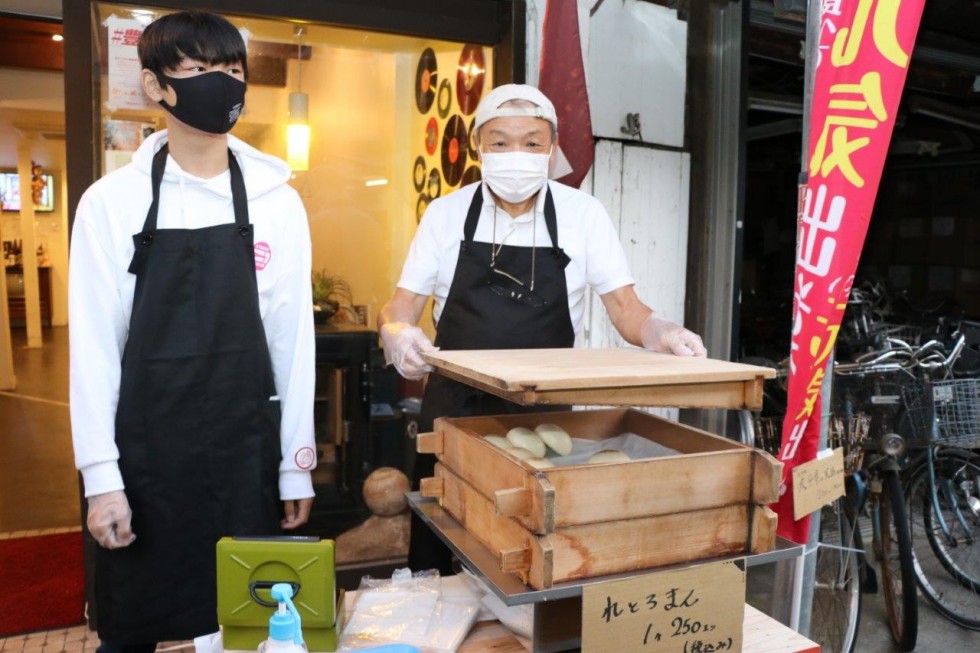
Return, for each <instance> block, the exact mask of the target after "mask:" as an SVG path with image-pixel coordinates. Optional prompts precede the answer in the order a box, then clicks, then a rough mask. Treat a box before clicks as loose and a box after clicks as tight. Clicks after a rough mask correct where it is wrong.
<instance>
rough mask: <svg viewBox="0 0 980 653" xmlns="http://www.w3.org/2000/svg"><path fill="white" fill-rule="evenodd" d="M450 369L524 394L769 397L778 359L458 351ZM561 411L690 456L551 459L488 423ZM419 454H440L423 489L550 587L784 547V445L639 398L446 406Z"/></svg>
mask: <svg viewBox="0 0 980 653" xmlns="http://www.w3.org/2000/svg"><path fill="white" fill-rule="evenodd" d="M423 357H424V358H425V360H426V361H427V362H428V363H429V364H431V365H433V366H434V367H435V368H436V371H437V372H438V373H440V374H443V375H445V376H448V377H450V378H453V379H456V380H458V381H461V382H463V383H466V384H468V385H470V386H474V387H477V388H480V389H482V390H485V391H487V392H490V393H492V394H495V395H498V396H501V397H504V398H506V399H509V400H511V401H514V402H516V403H518V404H524V405H531V404H539V403H540V404H585V405H607V406H608V405H613V406H629V405H633V406H679V407H715V408H743V407H748V408H758V407H761V403H762V382H763V380H764V379H766V378H772V377H773V376H774V375H775V371H774V370H771V369H769V368H764V367H756V366H752V365H741V364H737V363H729V362H726V361H716V360H710V359H703V358H702V359H698V358H681V357H676V356H671V355H666V354H656V353H653V352H648V351H644V350H641V349H629V348H618V349H536V350H493V351H447V352H441V351H440V352H433V353H428V354H424V355H423ZM545 422H550V423H554V424H558V425H559V426H561V427H563V428H564V429H565V430H566V431H568V432H569V433H570V434H571V435H572V437H573V438H585V439H591V440H604V439H606V438H610V437H614V436H617V435H619V434H621V433H635V434H636V435H639V436H641V437H645V438H647V439H649V440H653V441H655V442H658V443H660V444H662V445H664V446H666V447H669V448H671V449H674V450H676V451H678V452H679V455H670V456H663V457H658V458H645V459H637V460H631V461H629V462H621V463H605V464H592V465H567V466H562V467H553V468H548V469H543V470H537V469H535V468H533V467H531V466H530V465H528V464H526V463H524V462H523V461H520V460H518V459H516V458H513V457H510V456H508V455H506V454H505V453H504V452H503V451H502V450H500V449H497V448H496V447H494V446H492V445H490V444H489V443H488V442H486V441H485V440H483V438H482V436H483V435H487V434H489V433H496V434H499V435H504V434H505V433H506V432H507V431H508V430H510V429H511V428H513V427H515V426H524V427H528V428H533V427H534V426H537V425H538V424H541V423H545ZM417 448H418V451H419V453H433V454H436V455H437V457H438V458H439V461H440V463H441V464H440V465H439V467H438V468H437V472H436V476H435V477H433V478H431V479H424V480H423V485H422V494H423V495H424V496H431V497H438V498H439V502H440V504H441V505H442V506H443V508H444V509H445V510H446V511H447V512H448V513H449V514H450V515H452V516H453V517H454V518H455V519H456V520H457V521H459V522H460V523H461V524H462V525H463V527H464V528H465V529H466V530H467V531H469V532H470V533H472V534H473V535H474V537H475V538H476V539H477V540H479V541H480V542H481V543H482V544H483V545H484V546H486V547H487V548H488V549H489V551H490V552H491V553H493V554H494V555H496V556H497V558H498V560H499V561H500V564H501V568H502V569H503V570H505V571H508V572H512V573H516V574H517V575H518V576H519V577H520V578H521V579H522V581H523V582H524V583H525V584H529V585H531V586H532V587H534V588H537V589H542V588H548V587H551V585H552V584H553V583H561V582H564V581H567V580H572V579H581V578H589V577H594V576H598V575H606V574H612V573H622V572H630V571H635V570H640V569H648V568H651V567H656V566H661V565H666V564H673V563H677V562H686V561H691V560H697V559H702V558H708V557H715V556H719V555H725V554H732V553H746V554H748V553H757V552H762V551H768V550H770V549H772V547H773V546H774V541H775V525H776V519H775V514H773V513H772V511H770V510H769V509H768V508H767V507H766V506H765V504H768V503H772V502H774V501H775V500H776V499H777V497H778V494H777V486H778V483H779V479H780V475H781V472H782V465H781V464H780V463H778V462H777V461H776V460H775V459H774V458H772V456H770V455H768V454H766V453H765V452H762V451H760V450H756V449H754V448H752V447H747V446H744V445H742V444H739V443H737V442H733V441H731V440H728V439H726V438H722V437H718V436H715V435H712V434H710V433H707V432H705V431H701V430H698V429H694V428H691V427H688V426H684V425H681V424H678V423H676V422H672V421H669V420H666V419H662V418H660V417H656V416H653V415H649V414H647V413H643V412H640V411H637V410H631V409H624V408H618V409H611V410H609V409H607V410H592V411H567V412H557V413H538V414H527V415H498V416H489V417H471V418H455V419H450V418H439V419H437V420H436V421H435V425H434V432H433V433H425V434H420V435H419V436H418V441H417Z"/></svg>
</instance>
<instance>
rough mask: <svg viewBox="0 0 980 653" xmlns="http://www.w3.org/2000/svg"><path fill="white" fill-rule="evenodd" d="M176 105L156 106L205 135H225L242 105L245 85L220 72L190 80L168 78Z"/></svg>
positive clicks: (166, 78) (164, 103)
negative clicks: (174, 95)
mask: <svg viewBox="0 0 980 653" xmlns="http://www.w3.org/2000/svg"><path fill="white" fill-rule="evenodd" d="M162 77H163V79H164V80H166V82H167V84H168V85H169V86H170V88H172V89H173V90H174V92H175V93H177V104H176V105H174V106H170V105H169V104H167V103H166V102H164V101H163V100H160V104H162V105H163V108H164V109H166V110H167V111H169V112H170V113H171V114H173V116H174V117H175V118H177V119H178V120H180V121H181V122H182V123H184V124H186V125H189V126H191V127H193V128H195V129H200V130H201V131H203V132H208V133H209V134H227V133H228V132H229V131H231V128H232V127H234V126H235V122H236V121H237V120H238V116H240V115H241V113H242V107H243V106H244V105H245V82H242V81H239V80H237V79H235V78H234V77H232V76H231V75H229V74H228V73H225V72H222V71H220V70H215V71H212V72H209V73H204V74H201V75H195V76H193V77H179V78H178V77H168V76H167V75H162Z"/></svg>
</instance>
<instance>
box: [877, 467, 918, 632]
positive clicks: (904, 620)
mask: <svg viewBox="0 0 980 653" xmlns="http://www.w3.org/2000/svg"><path fill="white" fill-rule="evenodd" d="M882 481H883V486H882V493H881V495H880V496H879V497H878V528H879V530H878V533H877V534H880V535H879V537H880V541H879V542H878V546H877V547H875V549H876V553H877V555H878V563H879V564H880V566H881V576H882V589H883V590H884V594H885V608H886V609H887V611H888V624H889V626H891V631H892V639H894V640H895V643H896V644H898V646H899V648H901V649H902V650H903V651H911V650H913V649H914V648H915V641H916V639H917V637H918V634H919V609H918V604H917V603H916V594H915V568H914V564H913V559H912V540H911V537H910V534H909V524H908V515H907V514H906V512H905V497H904V495H903V493H902V484H901V482H900V481H899V478H898V472H896V471H894V470H888V471H886V472H885V473H884V474H883V475H882Z"/></svg>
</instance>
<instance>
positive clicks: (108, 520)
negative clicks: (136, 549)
mask: <svg viewBox="0 0 980 653" xmlns="http://www.w3.org/2000/svg"><path fill="white" fill-rule="evenodd" d="M132 517H133V512H132V511H131V510H130V509H129V501H128V500H127V499H126V493H125V492H123V491H122V490H116V491H115V492H106V493H105V494H97V495H95V496H94V497H89V498H88V531H89V533H91V534H92V537H94V538H95V541H96V542H98V543H99V544H101V545H102V546H104V547H105V548H107V549H121V548H123V547H125V546H129V545H130V544H132V543H133V540H135V539H136V536H135V535H133V531H132V528H131V523H130V520H131V519H132Z"/></svg>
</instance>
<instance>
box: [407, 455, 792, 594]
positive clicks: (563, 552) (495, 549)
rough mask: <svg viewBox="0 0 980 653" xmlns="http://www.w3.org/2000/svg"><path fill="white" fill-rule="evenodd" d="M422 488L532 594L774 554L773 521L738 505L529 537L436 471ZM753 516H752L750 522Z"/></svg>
mask: <svg viewBox="0 0 980 653" xmlns="http://www.w3.org/2000/svg"><path fill="white" fill-rule="evenodd" d="M435 474H436V475H435V477H434V478H432V479H427V482H425V483H424V484H423V496H436V497H438V499H439V504H440V505H441V506H442V507H443V508H444V509H445V510H446V511H447V512H448V513H449V514H450V515H452V516H453V517H454V518H455V519H456V520H457V521H459V523H460V524H462V525H463V527H464V528H465V529H466V530H467V531H469V532H470V533H472V534H473V535H474V536H475V537H476V539H477V540H479V541H480V542H481V543H482V544H483V545H484V546H486V547H487V549H489V550H490V552H491V553H493V554H494V555H495V556H497V558H498V560H499V562H500V569H501V570H502V571H505V572H508V573H513V574H517V575H518V576H519V577H520V578H521V581H522V582H524V583H525V584H526V585H529V586H531V587H533V588H535V589H546V588H549V587H551V586H552V585H553V584H554V583H563V582H566V581H571V580H577V579H581V578H592V577H595V576H607V575H610V574H619V573H624V572H630V571H637V570H642V569H650V568H653V567H660V566H663V565H670V564H675V563H680V562H689V561H691V560H698V559H702V558H711V557H718V556H724V555H731V554H737V553H745V554H750V553H763V552H766V551H770V550H772V548H773V547H774V546H775V539H776V515H775V513H773V512H772V511H771V510H769V508H767V507H765V506H753V505H751V504H736V505H728V506H721V507H718V508H706V509H703V510H692V511H687V512H675V513H672V514H662V515H654V516H649V517H638V518H635V519H627V520H618V521H608V522H598V523H590V524H581V525H578V526H571V527H568V528H559V529H557V530H555V531H554V532H553V533H550V534H548V535H534V534H532V533H530V532H528V531H527V530H526V529H525V528H524V527H523V526H521V524H520V523H519V522H517V521H516V520H514V519H509V518H507V517H501V516H499V515H498V514H496V513H495V511H494V507H493V504H492V503H491V502H490V501H488V500H487V499H486V497H484V496H483V495H482V494H480V493H479V492H477V491H476V490H475V489H474V488H473V486H471V485H470V484H469V483H467V482H466V481H464V480H463V479H461V478H460V477H459V476H457V475H456V474H454V473H453V472H452V471H450V470H449V469H448V468H447V467H445V466H444V465H441V464H438V463H437V464H436V470H435ZM753 511H754V512H755V515H754V519H753Z"/></svg>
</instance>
